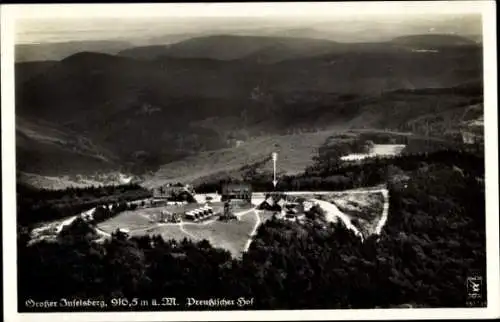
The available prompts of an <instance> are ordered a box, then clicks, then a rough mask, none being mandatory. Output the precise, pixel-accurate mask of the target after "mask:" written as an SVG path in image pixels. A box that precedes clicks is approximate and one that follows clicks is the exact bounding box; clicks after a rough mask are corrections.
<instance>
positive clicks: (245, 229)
mask: <svg viewBox="0 0 500 322" xmlns="http://www.w3.org/2000/svg"><path fill="white" fill-rule="evenodd" d="M258 223H259V219H258V215H257V214H256V212H255V211H250V212H248V213H246V214H244V215H242V216H239V220H238V221H236V220H235V221H229V222H222V221H214V222H211V223H209V224H207V225H198V224H192V223H186V224H184V225H183V228H184V230H185V231H186V232H188V233H189V234H191V235H194V236H196V237H198V239H200V240H201V239H207V240H208V241H210V243H211V244H212V245H214V246H216V247H221V248H224V249H226V250H228V251H230V252H231V254H233V255H235V256H239V255H240V254H241V253H242V252H243V251H244V250H245V246H246V244H247V242H248V240H249V238H250V235H251V233H252V231H253V230H254V228H255V226H256V225H257V224H258Z"/></svg>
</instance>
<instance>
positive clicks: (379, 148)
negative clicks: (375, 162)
mask: <svg viewBox="0 0 500 322" xmlns="http://www.w3.org/2000/svg"><path fill="white" fill-rule="evenodd" d="M404 148H405V145H404V144H374V145H373V148H372V149H371V151H370V152H369V153H353V154H348V155H345V156H343V157H341V160H344V161H351V160H362V159H365V158H373V157H384V156H396V155H398V154H400V153H401V151H403V149H404Z"/></svg>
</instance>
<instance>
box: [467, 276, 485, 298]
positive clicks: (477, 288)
mask: <svg viewBox="0 0 500 322" xmlns="http://www.w3.org/2000/svg"><path fill="white" fill-rule="evenodd" d="M483 283H484V280H483V277H482V276H481V275H480V274H479V273H476V272H474V273H471V274H469V276H467V306H469V307H478V306H480V307H482V306H484V305H485V301H484V290H483V286H484V284H483Z"/></svg>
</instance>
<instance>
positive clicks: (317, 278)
mask: <svg viewBox="0 0 500 322" xmlns="http://www.w3.org/2000/svg"><path fill="white" fill-rule="evenodd" d="M483 162H484V159H483V158H479V157H475V156H473V155H470V154H467V153H465V152H464V153H462V154H460V153H456V152H440V153H438V152H436V153H431V154H425V155H419V156H413V157H408V156H405V157H400V158H395V159H391V161H386V163H381V162H378V161H374V163H372V164H371V165H367V166H365V167H364V168H357V169H352V171H353V173H360V174H363V173H364V174H369V173H373V171H374V170H375V169H377V168H378V169H381V168H382V169H385V170H386V171H387V172H390V173H391V174H392V176H391V178H393V179H392V180H387V179H388V177H385V179H384V180H382V181H385V182H386V184H388V187H389V192H390V195H389V197H390V209H389V220H388V222H387V224H386V226H385V228H384V230H383V232H382V234H381V235H380V236H379V237H377V236H375V237H371V238H368V239H367V240H365V241H364V242H361V241H360V240H359V239H358V238H357V237H355V236H354V235H353V234H352V233H351V232H350V231H349V230H347V229H346V228H345V227H344V226H338V225H341V224H338V225H337V226H336V225H331V226H329V227H326V228H322V227H321V226H315V225H313V224H311V225H300V224H296V223H285V222H280V221H275V220H270V221H268V222H267V223H265V224H263V225H262V226H261V227H260V228H259V229H258V232H257V236H256V237H255V240H254V242H253V243H252V245H251V247H250V249H249V251H248V253H247V254H245V255H244V256H243V258H242V259H241V260H236V259H231V256H230V254H229V253H228V252H226V251H223V250H218V249H214V248H212V247H211V246H210V244H209V243H208V242H207V241H204V242H200V243H196V244H193V243H191V242H189V241H187V240H185V241H184V242H182V243H176V242H174V241H168V240H163V239H162V238H160V237H140V238H132V239H128V240H127V239H124V238H123V236H121V235H120V234H118V233H117V234H116V235H115V236H114V238H113V239H112V240H111V241H108V242H105V243H104V244H96V243H93V242H91V241H90V240H87V239H85V237H84V236H88V234H87V233H86V232H85V229H84V227H83V228H82V229H81V232H82V233H81V234H78V233H72V234H71V235H68V236H66V237H64V238H62V239H61V240H60V242H59V243H56V244H51V243H46V242H41V243H39V244H36V245H35V246H32V247H28V246H26V244H25V242H26V240H25V235H23V234H19V237H18V247H19V249H18V254H19V257H18V258H19V266H18V267H19V268H20V271H19V275H18V278H19V279H18V281H19V294H18V295H19V300H20V302H19V303H20V310H21V311H26V310H27V308H26V307H23V303H24V300H25V299H26V298H33V299H39V300H47V299H58V298H60V297H78V298H96V299H98V298H99V299H109V298H110V297H112V296H113V297H127V298H129V299H130V300H132V298H134V297H138V298H144V297H145V296H147V297H148V298H151V297H155V296H156V297H162V296H164V295H165V294H169V295H171V296H177V297H178V301H179V303H180V304H181V305H184V304H185V302H184V300H185V297H196V298H206V297H226V298H238V297H240V296H247V297H249V298H250V297H254V298H255V305H254V307H252V309H270V308H272V309H306V308H309V309H313V308H322V309H324V308H373V307H395V306H398V305H402V304H406V305H408V304H409V305H412V306H414V307H463V306H465V301H466V298H465V297H466V292H465V291H464V283H465V280H466V277H467V276H468V274H469V273H470V271H471V270H475V271H479V272H480V273H481V274H482V275H483V276H484V277H486V275H485V273H486V262H485V199H484V198H485V194H484V168H482V166H481V165H482V164H483ZM317 171H320V172H321V171H322V172H324V174H329V175H335V173H334V171H333V172H332V170H328V169H318V170H317ZM344 171H345V170H344ZM376 172H377V171H375V173H376ZM396 173H400V174H404V175H406V176H407V177H408V179H407V180H406V181H405V182H403V183H401V182H400V181H398V180H396V179H395V178H396V175H395V174H396ZM362 178H363V177H362ZM365 179H366V180H368V181H366V182H364V184H369V183H371V182H369V179H368V178H366V177H365ZM309 188H311V189H314V188H316V189H320V188H323V187H320V186H319V185H315V184H313V185H311V186H310V187H309ZM76 231H78V230H76ZM79 236H80V237H79ZM381 292H383V294H384V296H380V293H381ZM183 307H184V306H183ZM184 308H185V307H184ZM237 308H238V307H227V309H237ZM107 309H108V310H123V308H119V307H112V306H110V307H108V308H107ZM137 309H139V308H137V307H136V308H134V310H137ZM148 309H149V310H150V309H151V308H150V307H149V308H148ZM161 309H162V310H164V309H167V310H168V309H169V308H168V307H166V308H165V307H162V308H161ZM170 309H172V307H170ZM175 309H179V307H175ZM197 309H213V308H211V307H209V306H206V307H201V308H200V307H197Z"/></svg>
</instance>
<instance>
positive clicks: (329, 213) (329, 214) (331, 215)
mask: <svg viewBox="0 0 500 322" xmlns="http://www.w3.org/2000/svg"><path fill="white" fill-rule="evenodd" d="M311 201H312V202H314V203H316V204H318V205H319V206H320V207H321V208H322V209H323V210H325V211H326V220H327V221H329V222H336V220H335V218H339V219H340V220H342V222H343V223H344V225H345V226H346V227H347V229H349V230H351V231H352V232H354V234H355V235H356V236H359V237H361V240H363V234H361V232H360V231H359V230H358V228H356V226H354V225H353V224H352V223H351V219H349V217H348V216H346V215H345V214H344V213H343V212H342V211H340V210H339V208H337V206H336V205H334V204H332V203H330V202H328V201H323V200H319V199H311Z"/></svg>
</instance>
